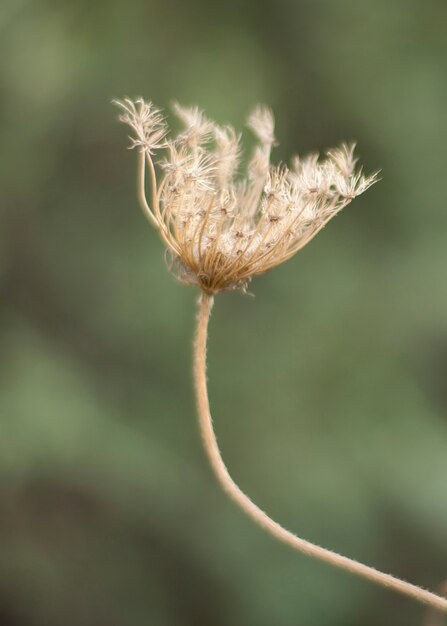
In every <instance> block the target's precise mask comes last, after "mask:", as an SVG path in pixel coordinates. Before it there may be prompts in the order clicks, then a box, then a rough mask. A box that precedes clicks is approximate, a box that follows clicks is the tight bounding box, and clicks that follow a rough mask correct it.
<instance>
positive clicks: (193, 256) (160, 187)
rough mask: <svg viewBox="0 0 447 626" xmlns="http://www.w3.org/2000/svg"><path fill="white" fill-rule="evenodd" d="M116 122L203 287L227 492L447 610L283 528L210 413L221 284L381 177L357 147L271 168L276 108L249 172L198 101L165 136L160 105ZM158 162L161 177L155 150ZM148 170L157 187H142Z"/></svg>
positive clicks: (264, 265) (290, 536)
mask: <svg viewBox="0 0 447 626" xmlns="http://www.w3.org/2000/svg"><path fill="white" fill-rule="evenodd" d="M116 104H117V105H118V106H119V107H120V108H121V114H120V120H121V121H122V122H124V123H125V124H127V125H128V126H130V128H131V129H132V137H131V140H132V144H131V148H138V150H139V170H138V171H139V195H140V202H141V205H142V208H143V210H144V212H145V214H146V216H147V218H148V219H149V220H150V222H151V223H152V224H153V225H154V226H155V227H156V228H157V229H158V231H159V233H160V235H161V237H162V239H163V241H164V242H165V244H166V247H167V250H168V252H169V253H170V255H171V257H172V261H173V265H175V266H176V267H177V268H178V277H179V278H180V280H182V281H184V282H186V283H191V284H195V285H198V286H199V287H200V288H201V294H200V298H199V312H198V316H197V332H196V339H195V342H194V382H195V389H196V398H197V409H198V415H199V424H200V430H201V434H202V440H203V444H204V448H205V451H206V453H207V456H208V459H209V461H210V464H211V467H212V469H213V471H214V473H215V475H216V477H217V479H218V480H219V482H220V484H221V485H222V487H223V489H224V490H225V492H226V493H227V494H228V495H229V496H230V497H231V498H232V499H233V500H234V502H236V504H237V505H238V506H239V507H240V508H241V510H243V511H244V512H245V513H246V514H247V515H249V516H250V517H251V518H252V519H253V520H254V521H255V522H256V523H257V524H259V525H260V526H261V527H263V528H264V529H265V530H267V531H268V532H269V533H270V534H271V535H272V536H274V537H276V538H277V539H279V540H280V541H282V542H284V543H285V544H287V545H289V546H291V547H292V548H294V549H295V550H298V551H300V552H302V553H304V554H307V555H309V556H314V557H316V558H318V559H320V560H322V561H325V562H326V563H330V564H332V565H335V566H337V567H340V568H342V569H344V570H346V571H349V572H351V573H353V574H356V575H357V576H361V577H364V578H367V579H368V580H370V581H374V582H376V583H378V584H381V585H383V586H385V587H388V588H390V589H393V590H395V591H398V592H400V593H404V594H407V595H408V596H410V597H412V598H414V599H416V600H419V601H420V602H424V603H427V604H429V605H431V606H432V607H433V608H436V609H438V610H441V611H447V599H446V598H443V597H441V596H439V595H436V594H433V593H432V592H430V591H426V590H425V589H422V588H420V587H417V586H416V585H413V584H410V583H407V582H405V581H403V580H400V579H398V578H395V577H394V576H391V575H390V574H386V573H383V572H380V571H379V570H376V569H374V568H372V567H369V566H367V565H363V564H362V563H359V562H358V561H355V560H353V559H350V558H348V557H345V556H342V555H340V554H337V553H336V552H333V551H331V550H328V549H326V548H322V547H320V546H318V545H316V544H313V543H311V542H309V541H307V540H305V539H302V538H301V537H299V536H298V535H295V534H294V533H292V532H290V531H288V530H286V529H285V528H284V527H283V526H281V525H280V524H278V523H277V522H275V521H274V520H273V519H272V518H271V517H269V516H268V515H267V514H266V513H265V512H264V511H263V510H262V509H260V508H259V507H258V506H257V505H256V504H255V503H254V502H253V501H252V500H251V499H250V498H249V497H248V496H247V495H246V494H245V493H244V492H243V491H242V490H241V489H240V487H239V486H238V485H237V484H236V483H235V482H234V480H233V479H232V478H231V475H230V473H229V472H228V469H227V467H226V466H225V463H224V461H223V459H222V456H221V453H220V450H219V446H218V443H217V439H216V435H215V432H214V428H213V420H212V417H211V413H210V407H209V401H208V391H207V376H206V346H207V335H208V322H209V317H210V313H211V309H212V306H213V301H214V294H215V293H218V292H219V291H225V290H232V289H242V290H245V289H246V287H247V284H248V282H249V281H250V280H251V279H252V278H253V276H256V275H258V274H262V273H263V272H266V271H268V270H269V269H271V268H272V267H275V265H279V264H280V263H282V262H283V261H286V260H287V259H289V258H290V257H291V256H293V255H294V254H295V253H296V252H297V251H298V250H300V249H301V248H302V247H303V246H305V245H306V243H308V242H309V241H310V240H311V239H312V238H313V237H314V236H315V235H316V234H317V233H318V231H319V230H321V228H323V226H324V225H325V224H326V222H328V221H329V220H330V219H331V218H332V217H333V216H334V215H336V214H337V213H338V212H339V211H340V210H341V209H342V208H343V207H344V206H346V205H347V204H348V203H349V202H350V201H351V200H352V199H353V198H355V197H356V196H358V195H359V194H361V193H363V192H364V191H365V190H366V189H368V187H370V186H371V185H372V184H373V183H374V182H375V181H376V180H377V175H376V174H373V175H372V176H364V175H363V174H362V171H361V169H360V170H358V171H356V170H355V165H356V161H357V159H355V158H354V145H342V146H341V147H340V148H336V149H334V150H330V151H328V152H327V153H326V156H325V157H324V158H323V159H320V158H319V156H318V154H311V155H310V156H308V157H306V158H305V159H300V158H298V157H295V159H293V161H292V167H291V169H289V168H287V167H286V166H285V165H279V166H272V165H270V152H271V149H272V147H273V146H274V144H275V135H274V121H273V115H272V113H271V111H270V110H269V109H267V108H265V107H257V108H256V109H255V110H254V112H253V113H252V114H251V115H250V117H249V119H248V126H249V127H250V128H251V130H252V131H253V132H254V133H255V135H256V137H257V139H258V145H257V146H256V148H255V149H254V153H253V155H252V158H251V159H250V161H249V164H248V171H247V174H246V176H245V177H239V178H238V176H237V172H238V166H239V161H240V136H239V135H238V134H237V133H236V132H235V130H234V129H233V128H232V127H231V126H225V127H223V128H221V127H219V126H217V125H216V124H214V123H213V122H211V121H210V120H208V119H207V118H206V117H205V116H204V114H203V113H202V111H200V109H198V108H197V107H194V108H190V109H188V108H184V107H181V106H180V105H179V104H175V105H174V112H175V114H176V115H177V116H178V117H179V118H180V120H181V122H182V124H183V129H182V130H181V131H180V133H179V134H178V136H177V137H175V138H171V139H166V137H167V126H166V122H165V120H164V117H163V115H162V114H161V112H160V111H159V110H158V109H157V108H155V107H154V106H153V105H152V103H146V102H144V100H142V99H138V100H136V101H135V102H133V101H132V100H129V99H126V100H124V101H117V102H116ZM157 150H164V151H165V154H164V158H161V159H159V160H158V166H159V168H160V172H161V174H160V176H159V177H158V178H157V174H156V170H155V166H154V161H153V158H152V156H153V154H154V153H155V152H156V151H157ZM146 168H147V169H148V171H149V175H150V179H151V187H152V195H151V201H150V204H149V202H148V200H147V198H146V193H145V176H146Z"/></svg>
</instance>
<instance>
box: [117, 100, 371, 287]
mask: <svg viewBox="0 0 447 626" xmlns="http://www.w3.org/2000/svg"><path fill="white" fill-rule="evenodd" d="M115 103H116V104H117V105H118V106H119V107H120V108H121V114H120V117H119V119H120V121H121V122H123V123H125V124H127V125H128V126H130V128H131V129H132V136H131V141H132V144H131V147H132V148H134V147H137V148H138V149H139V151H140V156H141V159H142V166H143V168H144V166H145V163H146V165H147V167H148V168H149V171H150V173H151V177H152V185H153V189H152V206H150V207H149V204H148V203H147V200H146V199H145V197H144V195H143V194H144V176H141V178H140V184H141V187H142V188H141V189H140V191H141V192H142V197H143V198H144V205H145V210H146V212H147V214H148V217H149V218H150V220H151V222H152V223H153V224H154V225H155V226H156V227H157V229H158V230H159V232H160V235H161V237H162V239H163V241H164V243H165V245H166V247H167V249H168V251H169V253H170V256H171V259H172V267H173V268H175V269H176V272H177V277H178V278H179V279H180V280H181V281H183V282H186V283H188V284H195V285H198V286H199V287H200V288H201V289H202V290H203V291H205V292H206V293H209V294H214V293H217V292H219V291H228V290H234V289H241V290H245V289H246V287H247V285H248V283H249V282H250V280H251V279H252V278H253V277H254V276H257V275H259V274H262V273H264V272H266V271H268V270H270V269H272V268H273V267H275V266H276V265H279V264H280V263H283V262H284V261H286V260H287V259H289V258H290V257H291V256H293V255H294V254H295V253H296V252H297V251H298V250H300V249H301V248H302V247H303V246H304V245H306V243H308V242H309V241H310V240H311V239H312V238H313V237H314V236H315V235H316V234H317V232H318V231H319V230H320V229H321V228H322V227H323V226H324V225H325V224H326V223H327V222H328V221H329V220H330V219H331V218H332V217H333V216H334V215H336V214H337V213H338V212H339V211H340V210H341V209H342V208H343V207H345V206H346V205H347V204H348V203H349V202H350V201H351V200H352V199H353V198H355V197H356V196H358V195H359V194H361V193H363V192H364V191H366V189H368V187H370V186H371V185H372V184H373V183H375V182H376V180H377V175H376V174H373V175H371V176H364V175H363V173H362V171H361V170H359V171H356V170H355V165H356V161H357V159H356V158H354V147H355V146H354V144H351V145H347V144H343V145H341V146H340V147H339V148H335V149H332V150H329V151H328V152H327V153H326V155H325V157H324V158H323V159H321V158H320V157H319V155H317V154H312V155H310V156H308V157H306V158H304V159H301V158H299V157H295V158H294V159H293V160H292V167H291V169H289V168H288V167H286V166H285V165H281V166H272V165H271V164H270V152H271V149H272V147H273V146H274V145H275V136H274V120H273V115H272V113H271V111H270V110H269V109H267V108H265V107H259V106H258V107H257V108H256V109H255V110H254V111H253V113H252V114H251V115H250V117H249V118H248V126H249V127H250V128H251V130H252V131H253V132H254V133H255V135H256V137H257V139H258V144H257V146H256V147H255V149H254V152H253V155H252V158H251V159H250V161H249V164H248V168H247V173H246V175H245V176H238V167H239V161H240V155H241V148H240V135H239V134H238V133H236V131H235V130H234V129H233V128H232V127H231V126H225V127H220V126H218V125H217V124H215V123H214V122H211V121H210V120H208V119H207V118H206V117H205V115H204V114H203V112H202V111H200V109H198V108H197V107H194V108H185V107H182V106H180V105H179V104H174V107H173V109H174V113H175V114H176V115H177V117H178V118H179V119H180V121H181V122H182V124H183V129H182V130H181V131H180V133H179V134H178V135H177V137H174V138H171V139H166V137H167V134H168V128H167V125H166V122H165V120H164V117H163V115H162V114H161V112H160V111H159V110H158V109H157V108H156V107H154V105H153V104H152V103H150V102H149V103H146V102H144V100H142V99H138V100H136V101H135V102H134V101H132V100H129V99H125V100H123V101H116V102H115ZM158 151H164V156H163V158H160V159H159V160H158V161H157V163H158V166H159V175H158V176H157V175H156V172H155V168H154V162H153V155H154V154H156V153H158ZM143 171H144V169H143V170H142V172H143Z"/></svg>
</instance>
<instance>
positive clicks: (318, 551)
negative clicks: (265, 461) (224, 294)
mask: <svg viewBox="0 0 447 626" xmlns="http://www.w3.org/2000/svg"><path fill="white" fill-rule="evenodd" d="M212 306H213V297H212V296H210V295H208V294H205V293H202V294H201V297H200V302H199V312H198V318H197V332H196V339H195V351H194V381H195V390H196V400H197V409H198V414H199V424H200V430H201V434H202V438H203V444H204V447H205V451H206V454H207V456H208V459H209V462H210V464H211V467H212V469H213V471H214V473H215V475H216V477H217V479H218V481H219V482H220V484H221V486H222V487H223V489H224V490H225V491H226V492H227V494H228V495H229V496H230V498H232V499H233V500H234V501H235V502H236V504H237V505H238V506H239V507H240V508H241V509H242V510H243V511H244V512H245V513H246V514H247V515H248V516H249V517H251V518H252V519H253V520H254V521H255V522H257V523H258V524H259V525H260V526H262V527H263V528H264V529H265V530H267V531H268V532H269V533H270V534H271V535H273V536H274V537H276V538H277V539H279V540H280V541H282V542H283V543H285V544H287V545H289V546H292V547H293V548H295V549H296V550H298V551H299V552H303V553H304V554H307V555H309V556H313V557H315V558H317V559H320V560H322V561H326V562H327V563H330V564H331V565H334V566H336V567H340V568H341V569H344V570H347V571H348V572H351V573H352V574H356V575H357V576H361V577H363V578H367V579H368V580H371V581H373V582H376V583H378V584H380V585H383V586H384V587H388V588H390V589H393V590H394V591H398V592H400V593H403V594H405V595H407V596H410V597H412V598H413V599H415V600H418V601H419V602H423V603H425V604H428V605H430V606H432V607H434V608H437V609H439V610H440V611H445V612H447V598H442V597H441V596H438V595H436V594H434V593H431V592H430V591H426V590H425V589H421V588H420V587H417V586H416V585H413V584H411V583H407V582H405V581H403V580H400V579H398V578H395V577H394V576H391V575H390V574H384V573H382V572H379V571H378V570H376V569H374V568H373V567H369V566H367V565H363V564H362V563H358V562H357V561H354V560H352V559H350V558H348V557H345V556H342V555H340V554H337V553H336V552H332V551H331V550H327V549H325V548H321V547H320V546H317V545H315V544H313V543H310V542H309V541H306V540H305V539H301V538H300V537H297V536H296V535H294V534H293V533H291V532H290V531H288V530H286V529H285V528H283V527H282V526H281V525H280V524H278V523H277V522H275V521H274V520H272V519H271V518H270V517H269V516H268V515H267V514H266V513H264V511H262V510H261V509H260V508H259V507H258V506H257V505H256V504H255V503H254V502H252V500H250V498H249V497H248V496H246V495H245V494H244V493H243V492H242V491H241V489H240V488H239V487H238V486H237V484H236V483H235V482H234V481H233V479H232V478H231V476H230V474H229V473H228V470H227V468H226V466H225V463H224V461H223V459H222V457H221V454H220V450H219V446H218V444H217V440H216V435H215V433H214V429H213V422H212V417H211V414H210V408H209V401H208V390H207V383H206V345H207V334H208V321H209V317H210V313H211V309H212Z"/></svg>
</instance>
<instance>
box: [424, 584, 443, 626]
mask: <svg viewBox="0 0 447 626" xmlns="http://www.w3.org/2000/svg"><path fill="white" fill-rule="evenodd" d="M436 591H437V592H438V593H440V594H442V595H443V596H444V595H447V580H444V582H443V583H442V584H441V585H439V587H438V588H437V589H436ZM424 626H445V615H442V613H440V612H439V611H438V610H436V609H435V608H433V607H431V606H430V607H429V608H428V611H427V615H426V616H425V622H424Z"/></svg>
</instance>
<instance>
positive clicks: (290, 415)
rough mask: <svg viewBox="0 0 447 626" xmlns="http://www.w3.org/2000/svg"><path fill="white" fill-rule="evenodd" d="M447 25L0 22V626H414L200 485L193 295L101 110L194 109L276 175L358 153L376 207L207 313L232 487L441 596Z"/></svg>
mask: <svg viewBox="0 0 447 626" xmlns="http://www.w3.org/2000/svg"><path fill="white" fill-rule="evenodd" d="M446 40H447V4H446V3H445V1H444V0H426V1H422V0H391V1H390V0H386V1H385V0H375V1H373V0H369V1H367V0H363V1H359V0H338V1H330V0H315V1H311V0H307V1H306V0H295V1H294V0H276V2H274V3H273V2H271V3H267V2H259V1H257V0H245V1H243V0H238V1H236V0H228V1H227V2H226V3H220V2H205V0H191V1H184V0H170V2H162V1H161V0H145V1H143V0H129V2H127V3H124V2H122V1H118V0H107V1H106V0H96V1H95V2H90V1H89V2H87V0H75V1H74V2H70V3H69V2H60V1H57V0H40V1H39V0H34V1H33V0H2V3H1V5H0V50H1V59H2V63H1V66H0V94H1V95H0V99H1V100H0V116H1V123H0V130H1V138H2V140H1V144H0V160H1V168H0V177H1V197H2V202H1V206H2V208H1V212H0V294H1V304H0V315H1V326H0V350H1V361H0V418H1V433H2V434H1V437H0V469H1V480H0V490H1V498H0V502H1V505H0V506H1V511H0V527H1V550H0V624H1V626H60V625H61V624H63V625H64V626H75V625H76V626H80V625H82V626H118V625H119V626H123V625H125V626H141V625H143V624H144V625H150V626H177V625H179V626H180V625H182V626H185V625H191V626H230V625H231V626H239V625H243V626H271V625H273V624H274V625H275V626H292V625H297V624H303V625H304V624H306V625H307V626H379V625H381V626H382V625H384V624H386V625H388V624H393V625H397V626H403V625H405V626H413V625H414V626H418V625H420V624H422V619H423V610H422V609H420V608H419V607H415V606H414V605H413V604H412V603H411V602H410V601H407V600H406V599H404V598H400V597H396V596H394V595H392V594H391V593H388V592H386V591H384V590H382V589H377V588H375V587H373V586H371V585H369V584H367V583H365V582H362V581H358V580H355V579H353V578H352V577H350V576H349V575H346V574H344V573H340V572H338V571H335V570H332V569H330V568H328V567H326V566H325V565H322V564H320V563H316V562H312V561H310V560H309V559H307V558H305V557H303V556H301V555H297V554H295V553H293V552H290V551H289V550H287V549H285V548H284V547H283V546H281V545H279V544H277V543H275V542H274V541H273V540H272V539H271V538H270V537H269V536H267V535H265V534H264V533H263V532H262V531H261V530H259V529H258V528H256V527H254V526H253V525H252V523H251V522H250V521H249V520H247V519H245V518H244V517H243V515H242V514H241V513H240V512H239V511H238V510H236V509H235V508H234V507H233V505H232V504H231V503H230V502H229V501H228V500H227V498H226V497H225V495H224V494H222V493H221V492H220V490H219V488H218V487H217V485H216V484H215V482H214V480H213V478H212V476H211V474H210V471H209V469H208V467H207V464H206V462H205V459H204V457H203V454H202V451H201V448H200V441H199V437H198V434H197V428H196V425H195V410H194V399H193V395H192V389H191V373H190V364H191V336H192V332H193V326H194V315H195V301H196V298H197V293H196V292H195V290H194V289H193V288H187V287H184V286H180V285H178V284H176V283H175V281H174V279H173V278H172V277H170V276H169V275H168V274H167V272H166V268H165V265H164V261H163V251H162V246H161V244H160V242H159V241H158V239H157V235H156V233H154V232H153V231H152V230H151V229H150V228H149V227H148V225H147V223H146V222H145V220H144V218H143V216H142V215H141V213H140V212H139V210H138V207H137V202H136V197H135V189H134V177H135V173H134V169H135V155H134V154H133V153H129V152H127V151H126V150H125V146H126V145H127V141H126V137H125V130H124V129H123V127H120V126H119V125H118V124H117V123H116V111H114V110H113V108H112V106H111V105H110V101H111V99H112V98H113V97H122V96H125V95H129V96H136V95H143V96H145V97H146V98H149V99H153V100H154V101H155V102H156V103H157V104H158V105H160V106H162V107H167V106H168V105H169V102H170V101H171V100H172V99H174V98H175V99H178V100H179V101H180V102H182V103H185V104H188V103H198V104H200V105H201V106H202V107H204V108H205V109H206V111H207V112H208V114H209V115H210V116H211V117H213V118H215V119H217V120H218V121H221V122H223V121H230V122H231V123H233V124H235V125H237V126H242V124H243V123H244V119H245V116H246V114H247V112H248V110H249V109H250V108H251V107H252V106H253V105H254V104H255V103H257V102H259V101H260V102H265V103H267V104H269V105H270V106H271V107H272V108H273V109H274V111H275V114H276V117H277V122H278V132H277V134H278V138H279V140H280V146H279V147H278V148H277V151H276V157H277V159H278V160H280V159H283V160H286V159H288V157H289V155H290V154H291V153H293V152H295V151H296V152H298V151H300V152H306V151H308V150H311V149H315V148H317V149H324V148H325V147H326V146H330V145H332V144H334V143H338V142H339V141H341V140H344V139H347V140H349V139H352V138H355V139H356V140H357V142H358V146H359V152H360V154H361V157H362V161H363V162H364V163H365V167H366V169H367V170H368V171H371V170H374V169H378V168H382V177H383V180H382V181H381V182H380V183H379V184H378V185H376V186H375V187H374V188H373V189H371V190H370V191H368V193H367V194H365V196H362V197H361V198H359V199H357V200H356V201H355V202H354V204H353V205H351V206H350V207H349V208H348V209H346V210H345V212H344V213H343V214H342V215H341V216H340V217H338V218H337V219H336V220H334V221H333V222H332V223H331V224H330V225H329V226H328V228H327V229H325V230H324V232H323V233H321V234H320V235H319V236H318V238H317V239H316V240H315V241H313V242H312V244H311V245H310V246H309V247H308V248H306V249H305V250H303V251H302V252H301V253H300V254H299V255H298V256H297V257H296V258H294V259H293V260H292V261H290V262H289V263H287V264H286V265H284V266H282V267H280V268H278V269H276V270H275V271H274V272H273V273H271V274H269V275H266V276H265V277H262V278H260V279H257V280H256V281H254V283H253V284H252V291H253V292H254V293H255V295H256V298H248V297H243V296H241V295H238V294H232V295H229V294H227V295H222V296H219V297H218V298H217V303H216V307H215V313H214V315H213V319H212V324H211V338H210V350H209V358H210V365H209V375H210V394H211V398H212V409H213V412H214V415H215V424H216V429H217V432H218V435H219V440H220V442H221V446H222V451H223V455H224V457H225V459H226V460H227V462H228V465H229V467H230V470H231V472H232V473H233V475H234V476H235V478H236V479H237V480H238V481H239V482H240V484H241V486H242V487H243V488H244V489H245V490H246V491H247V492H248V493H249V494H250V495H251V496H252V497H253V498H254V499H255V501H256V502H258V503H259V504H260V506H262V507H263V508H265V509H266V510H267V511H269V513H271V514H272V515H273V516H274V517H275V518H276V519H278V520H279V521H281V522H282V523H283V524H284V525H286V526H287V527H288V528H290V529H291V530H294V531H296V532H298V533H301V534H302V535H304V536H305V537H306V538H308V539H311V540H313V541H315V542H318V543H320V544H322V545H325V546H328V547H331V548H333V549H336V550H338V551H341V552H343V553H346V554H348V555H350V556H353V557H355V558H357V559H360V560H362V561H366V562H368V563H370V564H372V565H375V566H376V567H379V568H381V569H384V570H386V571H391V572H393V573H394V574H396V575H399V576H401V577H403V578H407V579H410V580H412V581H414V582H417V583H419V584H421V585H423V586H426V587H430V588H434V587H436V585H437V584H438V583H439V582H440V581H441V580H442V579H444V578H447V565H446V564H447V524H446V521H447V498H446V488H445V485H446V475H447V454H446V447H447V417H446V415H447V411H446V407H447V393H446V386H445V381H446V374H447V321H446V317H447V316H446V312H447V281H446V280H445V267H446V262H447V246H446V243H447V211H446V210H445V164H446V156H445V152H446V146H447V116H446V105H445V103H446V101H447V80H446V72H445V69H446V67H447V48H446Z"/></svg>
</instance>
